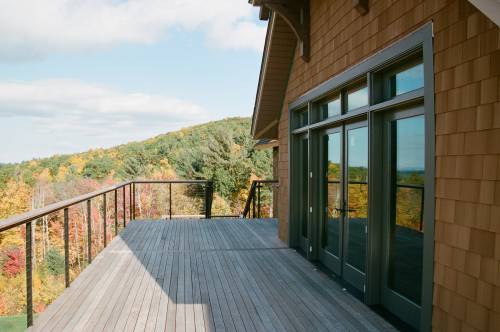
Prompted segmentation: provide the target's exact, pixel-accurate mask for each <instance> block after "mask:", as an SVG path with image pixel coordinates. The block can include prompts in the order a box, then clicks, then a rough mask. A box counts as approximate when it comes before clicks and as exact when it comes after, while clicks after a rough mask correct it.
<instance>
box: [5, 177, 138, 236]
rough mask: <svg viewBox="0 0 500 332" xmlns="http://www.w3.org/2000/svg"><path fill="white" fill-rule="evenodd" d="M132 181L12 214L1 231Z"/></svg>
mask: <svg viewBox="0 0 500 332" xmlns="http://www.w3.org/2000/svg"><path fill="white" fill-rule="evenodd" d="M132 182H133V181H126V182H122V183H119V184H116V185H114V186H111V187H106V188H103V189H100V190H97V191H93V192H91V193H88V194H84V195H81V196H77V197H73V198H70V199H67V200H64V201H61V202H57V203H54V204H50V205H47V206H45V207H43V208H39V209H36V210H32V211H28V212H25V213H22V214H18V215H15V216H12V217H10V218H7V219H4V220H0V232H3V231H5V230H7V229H10V228H13V227H16V226H20V225H23V224H25V223H27V222H30V221H33V220H35V219H38V218H41V217H44V216H46V215H48V214H50V213H53V212H57V211H59V210H62V209H65V208H67V207H70V206H73V205H76V204H79V203H82V202H85V201H87V200H89V199H92V198H95V197H97V196H100V195H103V194H106V193H109V192H112V191H114V190H116V189H120V188H122V187H124V186H126V185H129V184H130V183H132Z"/></svg>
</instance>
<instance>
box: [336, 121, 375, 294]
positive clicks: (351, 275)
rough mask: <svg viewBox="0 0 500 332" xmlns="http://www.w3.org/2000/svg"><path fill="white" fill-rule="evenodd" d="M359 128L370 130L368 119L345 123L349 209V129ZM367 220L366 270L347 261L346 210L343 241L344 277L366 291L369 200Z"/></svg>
mask: <svg viewBox="0 0 500 332" xmlns="http://www.w3.org/2000/svg"><path fill="white" fill-rule="evenodd" d="M359 128H366V130H367V131H368V120H361V121H356V122H350V123H346V124H345V125H344V138H343V141H344V145H343V150H344V169H343V175H344V176H343V180H344V182H343V184H342V185H343V188H342V191H343V193H344V196H343V198H344V200H345V201H344V208H345V209H348V208H349V207H348V202H349V190H348V189H349V188H348V185H349V181H348V179H347V177H346V175H348V167H349V160H348V158H349V148H348V144H349V140H348V132H349V130H354V129H359ZM367 139H368V141H367V142H366V145H367V147H368V146H369V144H370V136H369V133H368V135H367ZM367 153H368V155H367V156H366V158H367V159H369V158H370V153H369V149H368V151H367ZM367 171H368V175H369V174H370V165H369V164H368V165H367ZM367 181H368V184H367V185H368V192H370V182H369V178H368V179H367ZM366 208H367V216H366V217H367V220H366V226H365V227H366V228H365V266H364V268H365V270H364V271H360V270H358V269H357V268H356V267H354V266H352V265H350V264H348V263H347V259H346V255H348V254H349V252H348V242H349V241H348V237H349V218H348V217H347V215H346V213H345V212H344V225H343V226H344V231H343V234H344V235H343V238H344V241H343V264H342V277H343V278H344V279H345V280H346V281H347V282H348V283H350V284H351V285H353V286H354V287H356V288H357V289H358V290H360V291H361V292H363V293H364V292H365V291H366V267H367V263H368V262H367V257H368V255H367V250H368V223H369V220H370V210H369V202H368V201H367V207H366Z"/></svg>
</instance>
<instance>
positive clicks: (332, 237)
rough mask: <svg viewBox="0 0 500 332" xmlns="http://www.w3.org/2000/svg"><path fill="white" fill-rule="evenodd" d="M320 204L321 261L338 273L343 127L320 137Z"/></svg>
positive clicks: (341, 215) (340, 241) (339, 265)
mask: <svg viewBox="0 0 500 332" xmlns="http://www.w3.org/2000/svg"><path fill="white" fill-rule="evenodd" d="M321 150H322V162H321V163H322V167H323V174H324V179H323V185H322V188H323V194H322V196H323V204H324V206H325V210H324V211H325V214H324V217H323V222H322V233H321V245H322V250H321V251H320V258H321V260H322V261H323V263H324V264H326V265H327V266H328V267H329V268H331V269H332V270H333V271H334V272H335V273H337V274H339V275H340V274H341V259H340V257H341V253H342V248H341V244H342V233H343V232H342V225H343V222H342V217H343V214H342V211H343V204H344V203H343V202H344V199H343V190H342V173H343V162H342V127H340V128H335V129H331V130H328V131H327V132H326V133H325V134H324V135H323V138H322V142H321Z"/></svg>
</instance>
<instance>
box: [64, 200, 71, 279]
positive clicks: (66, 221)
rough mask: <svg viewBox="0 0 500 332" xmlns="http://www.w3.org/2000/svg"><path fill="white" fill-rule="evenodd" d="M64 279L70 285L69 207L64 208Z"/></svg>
mask: <svg viewBox="0 0 500 332" xmlns="http://www.w3.org/2000/svg"><path fill="white" fill-rule="evenodd" d="M64 281H65V283H66V288H68V287H69V283H70V281H69V208H65V209H64Z"/></svg>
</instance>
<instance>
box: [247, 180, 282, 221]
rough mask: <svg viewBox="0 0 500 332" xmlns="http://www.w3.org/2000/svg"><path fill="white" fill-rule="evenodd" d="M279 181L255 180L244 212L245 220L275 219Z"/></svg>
mask: <svg viewBox="0 0 500 332" xmlns="http://www.w3.org/2000/svg"><path fill="white" fill-rule="evenodd" d="M277 184H278V180H254V181H252V186H251V187H250V192H249V193H248V198H247V201H246V203H245V208H244V210H243V213H242V215H243V218H273V217H275V210H276V203H277V202H276V201H277V197H276V191H275V188H276V187H277Z"/></svg>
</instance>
